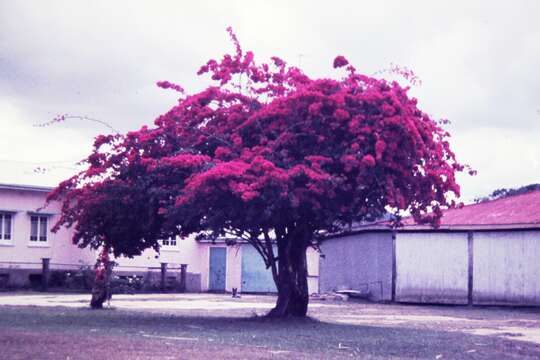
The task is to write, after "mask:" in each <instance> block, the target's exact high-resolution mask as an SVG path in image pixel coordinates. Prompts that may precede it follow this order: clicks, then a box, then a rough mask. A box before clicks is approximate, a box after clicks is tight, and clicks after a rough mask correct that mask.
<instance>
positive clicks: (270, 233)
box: [49, 29, 464, 315]
mask: <svg viewBox="0 0 540 360" xmlns="http://www.w3.org/2000/svg"><path fill="white" fill-rule="evenodd" d="M228 30H229V33H230V35H231V38H232V41H233V43H234V45H235V49H236V51H235V52H234V53H233V54H227V55H225V56H223V58H222V59H221V60H219V61H216V60H210V61H208V62H207V63H206V64H205V65H203V66H202V67H201V68H200V70H199V72H198V74H199V75H203V74H209V75H210V77H211V79H212V80H213V81H214V85H212V86H209V87H208V88H206V89H205V90H203V91H201V92H199V93H195V94H190V95H187V94H186V93H185V92H184V90H183V89H182V88H181V87H180V86H179V85H176V84H174V83H171V82H168V81H161V82H158V86H160V87H162V88H166V89H167V88H168V89H173V90H175V91H178V92H179V101H178V104H177V105H175V106H174V107H173V108H172V109H170V110H169V111H168V112H166V113H165V114H163V115H161V116H159V117H158V118H157V119H156V120H155V121H154V125H153V126H144V127H142V128H141V129H139V130H136V131H132V132H128V133H127V134H117V135H107V136H105V135H104V136H99V137H97V138H96V140H95V143H94V148H93V151H92V153H91V154H90V156H89V157H88V158H87V159H86V160H85V163H86V164H87V167H86V169H85V170H84V171H82V172H81V173H79V174H77V175H75V176H73V177H72V178H70V179H68V180H66V181H64V182H62V183H61V184H60V185H59V186H58V187H57V188H56V189H55V191H54V192H53V193H52V194H51V195H50V197H49V199H50V200H61V201H62V202H63V208H62V216H61V218H60V221H59V222H58V223H57V225H56V227H59V226H63V225H65V226H72V225H73V226H74V227H75V232H74V239H73V240H74V242H75V243H78V244H80V245H81V246H88V245H90V246H93V247H99V246H103V245H106V246H108V247H110V248H111V249H112V251H113V252H114V253H115V255H127V256H134V255H138V254H140V253H141V251H143V250H144V249H146V248H149V247H154V248H158V246H159V245H158V239H162V238H168V237H170V236H176V235H179V236H181V237H185V236H188V235H190V234H199V235H200V236H206V237H211V238H217V237H221V236H234V237H236V238H238V239H244V240H245V241H247V242H249V243H251V244H252V245H253V246H255V248H256V249H257V250H258V251H259V253H260V254H261V255H262V256H263V258H264V260H265V262H266V264H267V266H268V267H270V268H272V272H273V275H274V279H275V280H276V284H277V287H278V292H279V293H280V296H281V294H282V292H283V293H284V292H287V291H288V292H289V295H287V296H288V298H289V299H290V298H292V299H293V300H291V301H289V300H287V301H286V303H285V305H284V306H285V307H283V308H282V309H281V311H280V312H279V314H278V315H284V314H293V315H305V310H307V298H306V294H303V293H301V292H302V291H304V290H305V292H307V288H306V289H299V288H301V287H302V288H303V286H304V284H303V281H300V282H301V283H300V284H299V283H298V282H296V283H291V282H290V281H289V280H287V279H286V278H287V277H291V276H292V275H294V274H292V275H291V273H290V271H292V272H293V273H294V272H295V271H297V272H299V273H297V274H296V275H298V274H300V275H298V276H296V278H302V276H304V275H305V274H303V270H302V269H301V268H302V266H305V249H306V247H307V246H309V245H310V244H312V239H313V238H314V237H315V236H316V234H318V233H320V232H321V231H334V230H335V229H336V227H339V226H343V225H344V224H348V223H351V222H353V221H363V220H366V219H370V218H375V217H377V216H379V215H381V214H383V213H386V212H392V213H395V214H398V215H399V214H400V213H402V212H404V211H406V212H408V213H410V214H412V216H413V217H414V218H415V219H416V220H417V221H418V222H423V223H426V222H430V223H433V224H437V221H438V218H439V217H440V214H441V210H442V209H444V208H448V207H452V206H455V205H456V203H455V199H456V198H457V197H459V186H458V184H457V183H456V179H455V173H456V172H457V171H462V170H464V166H463V165H461V164H460V163H458V162H457V161H456V159H455V156H454V153H453V152H452V151H451V149H450V146H449V142H448V138H449V134H448V132H447V131H445V130H444V129H443V128H442V126H441V124H439V123H438V122H437V121H435V120H433V119H432V118H431V117H430V116H429V115H428V114H426V113H424V112H422V111H421V110H420V109H419V108H418V107H417V100H416V99H415V98H412V97H409V96H408V94H407V92H408V90H409V88H408V87H403V86H401V85H400V84H399V83H397V82H394V81H387V80H384V79H378V78H375V77H370V76H367V75H363V74H361V73H359V72H357V71H356V69H355V68H354V67H353V66H352V65H351V64H349V62H348V61H347V59H345V58H344V57H343V56H338V57H336V58H335V60H334V62H333V67H334V68H335V69H336V70H335V71H336V72H337V74H339V76H338V77H337V78H336V79H329V78H322V79H312V78H310V77H309V76H307V75H306V74H304V73H303V72H302V71H301V70H300V69H299V68H297V67H294V66H288V65H287V64H286V63H285V61H283V60H281V59H280V58H277V57H272V58H271V61H269V62H268V63H262V64H258V63H256V62H255V60H254V55H253V53H252V52H250V51H247V52H244V51H243V50H242V48H241V47H240V44H239V42H238V40H237V39H236V36H235V35H234V33H233V32H232V30H231V29H228ZM271 244H277V245H278V252H277V254H274V251H273V250H272V245H271ZM282 267H283V268H282ZM289 270H290V271H289ZM287 273H288V274H287ZM302 274H303V275H302ZM293 277H294V276H293ZM284 283H287V284H288V285H286V286H285V285H283V284H284ZM280 284H281V285H280ZM306 286H307V285H306ZM284 289H285V290H284ZM290 289H292V290H290ZM295 289H296V290H295ZM287 296H284V299H285V298H286V297H287ZM295 296H296V297H297V298H301V301H303V302H305V306H304V305H301V306H299V307H298V306H297V307H295V306H296V305H294V306H293V305H291V304H293V303H297V302H295V301H294V298H295ZM297 300H298V299H297ZM304 300H305V301H304ZM283 301H285V300H283ZM279 302H280V300H279V299H278V307H279ZM302 312H303V314H302Z"/></svg>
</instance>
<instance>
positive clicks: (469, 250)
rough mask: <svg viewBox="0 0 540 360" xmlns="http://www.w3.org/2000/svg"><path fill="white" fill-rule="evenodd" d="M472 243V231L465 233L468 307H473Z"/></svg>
mask: <svg viewBox="0 0 540 360" xmlns="http://www.w3.org/2000/svg"><path fill="white" fill-rule="evenodd" d="M473 241H474V235H473V232H472V231H469V232H468V233H467V253H468V256H469V260H468V271H467V272H468V276H467V295H468V296H467V304H468V305H469V306H472V305H473V291H474V287H473V280H474V279H473V273H474V253H473V245H474V244H473Z"/></svg>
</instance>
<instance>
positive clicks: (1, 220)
mask: <svg viewBox="0 0 540 360" xmlns="http://www.w3.org/2000/svg"><path fill="white" fill-rule="evenodd" d="M11 219H12V215H11V214H9V213H1V212H0V240H11V230H12V226H11Z"/></svg>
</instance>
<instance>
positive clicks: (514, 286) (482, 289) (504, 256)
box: [473, 231, 540, 305]
mask: <svg viewBox="0 0 540 360" xmlns="http://www.w3.org/2000/svg"><path fill="white" fill-rule="evenodd" d="M473 250H474V272H473V302H474V303H475V304H510V305H540V260H539V257H540V231H501V232H475V233H474V239H473Z"/></svg>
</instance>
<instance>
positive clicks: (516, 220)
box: [403, 190, 540, 228]
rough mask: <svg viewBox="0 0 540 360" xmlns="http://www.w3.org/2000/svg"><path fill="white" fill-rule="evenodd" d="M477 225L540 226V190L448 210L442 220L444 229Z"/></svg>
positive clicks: (408, 221)
mask: <svg viewBox="0 0 540 360" xmlns="http://www.w3.org/2000/svg"><path fill="white" fill-rule="evenodd" d="M403 224H404V225H405V226H410V225H414V221H413V219H412V218H407V219H404V220H403ZM478 226H483V227H485V226H488V227H489V226H493V227H501V226H506V227H516V228H523V227H531V226H540V190H537V191H531V192H529V193H525V194H520V195H514V196H508V197H504V198H500V199H496V200H491V201H484V202H481V203H477V204H470V205H466V206H464V207H462V208H460V209H450V210H446V211H444V212H443V217H442V218H441V227H478Z"/></svg>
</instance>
